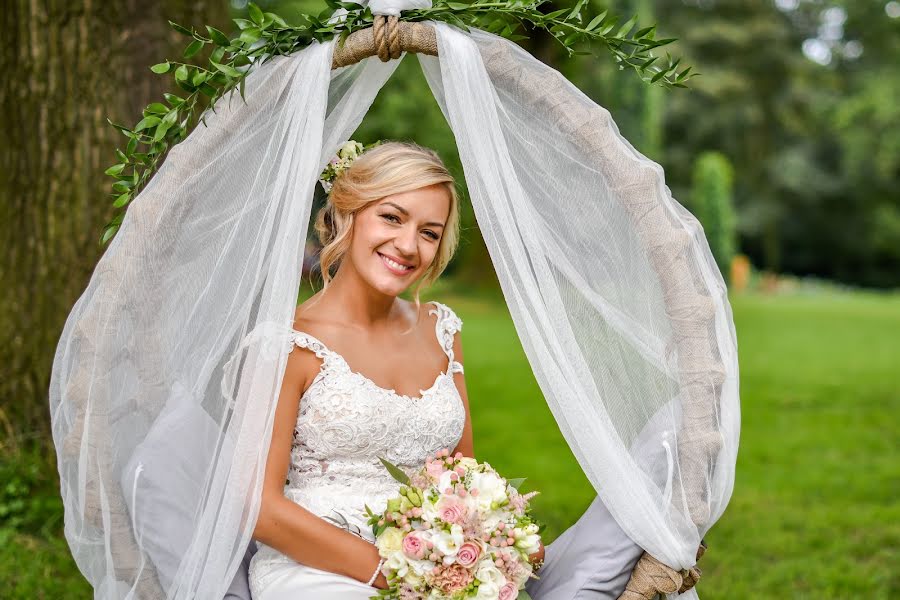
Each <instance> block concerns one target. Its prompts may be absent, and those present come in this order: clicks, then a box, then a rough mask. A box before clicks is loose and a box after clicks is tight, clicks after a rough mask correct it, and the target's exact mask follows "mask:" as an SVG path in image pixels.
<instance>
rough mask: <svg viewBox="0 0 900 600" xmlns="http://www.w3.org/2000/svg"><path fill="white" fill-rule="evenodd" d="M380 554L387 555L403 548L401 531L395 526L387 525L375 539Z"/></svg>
mask: <svg viewBox="0 0 900 600" xmlns="http://www.w3.org/2000/svg"><path fill="white" fill-rule="evenodd" d="M375 545H376V546H378V552H379V553H380V554H381V556H389V555H391V554H393V553H394V552H399V551H400V550H401V549H402V548H403V532H402V531H400V530H399V529H397V528H396V527H388V528H387V529H385V530H384V531H382V532H381V535H379V536H378V539H376V540H375Z"/></svg>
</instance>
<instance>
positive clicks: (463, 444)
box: [453, 334, 544, 563]
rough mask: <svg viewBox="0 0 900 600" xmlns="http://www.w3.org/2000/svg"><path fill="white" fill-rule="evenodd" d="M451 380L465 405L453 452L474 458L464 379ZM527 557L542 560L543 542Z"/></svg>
mask: <svg viewBox="0 0 900 600" xmlns="http://www.w3.org/2000/svg"><path fill="white" fill-rule="evenodd" d="M461 337H462V336H460V335H459V334H457V335H456V338H455V339H454V340H453V356H454V357H456V360H457V361H459V363H460V364H462V361H463V351H462V339H461ZM453 381H454V382H455V383H456V389H457V390H459V395H460V396H461V397H462V400H463V405H464V406H465V407H466V424H465V426H464V427H463V433H462V437H461V438H460V440H459V443H458V444H457V445H456V448H454V449H453V454H456V453H457V452H462V453H463V456H470V457H472V458H475V450H474V448H473V447H472V446H473V444H472V416H471V414H470V413H469V398H468V395H467V393H466V380H465V378H464V377H463V374H462V373H456V374H454V376H453ZM528 559H529V560H530V561H531V562H532V563H536V562H539V561H543V560H544V543H543V542H541V546H540V548H539V549H538V551H537V552H535V553H534V554H530V555H529V556H528Z"/></svg>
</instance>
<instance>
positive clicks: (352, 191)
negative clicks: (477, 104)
mask: <svg viewBox="0 0 900 600" xmlns="http://www.w3.org/2000/svg"><path fill="white" fill-rule="evenodd" d="M435 184H441V185H443V187H444V188H445V189H446V190H447V193H448V195H449V196H450V214H449V216H448V217H447V223H446V226H445V227H444V231H443V234H442V235H441V239H440V241H439V242H438V249H437V253H436V254H435V256H434V260H433V261H432V263H431V264H430V265H429V266H428V268H427V269H426V270H425V273H424V274H423V275H422V276H421V277H420V279H419V281H418V282H417V283H416V285H415V287H414V288H413V290H414V299H415V304H416V307H417V308H418V306H419V288H420V287H421V285H423V284H424V285H426V286H427V285H430V284H432V283H433V282H434V281H435V280H436V279H437V278H438V277H439V276H440V275H441V273H443V271H444V269H445V268H446V267H447V265H448V264H449V263H450V259H451V258H453V254H454V253H455V252H456V248H457V245H458V243H459V197H458V195H457V192H456V184H455V180H454V179H453V176H452V175H451V174H450V171H448V170H447V167H446V166H445V165H444V163H443V161H442V160H441V158H440V157H439V156H438V155H437V153H436V152H435V151H434V150H431V149H430V148H425V147H424V146H420V145H419V144H416V143H415V142H407V141H396V140H391V141H385V142H383V143H381V144H379V145H377V146H375V147H373V148H369V149H367V150H366V151H364V152H363V153H362V154H360V155H359V156H358V157H357V158H356V159H355V160H354V161H353V163H352V164H351V165H350V167H349V168H348V169H347V170H345V171H344V172H342V173H341V174H340V175H338V176H337V178H335V179H334V181H333V182H332V188H331V192H330V194H329V195H328V198H327V200H326V203H325V206H323V207H322V208H321V209H319V212H318V213H317V215H316V220H315V228H316V234H317V235H318V237H319V242H321V244H322V246H323V248H322V250H321V252H320V253H319V265H320V268H321V271H322V281H323V289H325V288H327V287H328V283H329V282H330V281H331V278H332V274H331V268H332V267H333V266H335V265H339V264H340V261H341V259H342V258H343V256H344V254H346V252H347V250H348V249H349V248H350V240H351V237H352V233H353V221H354V217H355V216H356V213H358V212H359V211H361V210H363V209H364V208H366V207H367V206H369V205H370V204H371V203H373V202H377V201H378V200H381V199H382V198H385V197H386V196H391V195H393V194H399V193H402V192H408V191H411V190H417V189H419V188H423V187H427V186H429V185H435Z"/></svg>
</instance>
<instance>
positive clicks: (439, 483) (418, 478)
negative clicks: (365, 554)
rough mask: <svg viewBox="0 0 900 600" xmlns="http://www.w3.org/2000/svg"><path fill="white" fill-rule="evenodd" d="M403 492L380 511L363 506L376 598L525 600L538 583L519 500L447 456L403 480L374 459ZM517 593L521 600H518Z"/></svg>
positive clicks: (502, 484) (532, 539) (533, 545)
mask: <svg viewBox="0 0 900 600" xmlns="http://www.w3.org/2000/svg"><path fill="white" fill-rule="evenodd" d="M381 461H382V462H383V463H384V465H385V467H386V468H387V469H388V471H389V472H390V473H391V475H393V477H394V478H395V479H397V480H398V481H399V482H400V483H401V484H402V485H401V487H400V493H399V495H398V496H397V497H394V498H391V499H390V500H388V502H387V507H386V509H385V511H384V512H383V513H381V514H378V513H374V512H373V511H372V510H371V509H370V508H369V507H368V506H366V514H367V515H368V517H369V518H368V523H369V524H370V525H372V531H373V533H374V534H375V544H376V546H378V551H379V554H380V555H381V557H382V558H384V559H385V563H384V567H383V570H382V572H383V573H384V574H385V577H387V580H388V584H389V587H388V589H385V590H380V592H379V595H378V596H372V598H375V599H381V600H385V599H391V600H414V599H415V600H419V599H421V600H426V599H427V600H445V599H446V600H461V599H463V598H474V599H478V600H511V599H516V598H520V597H522V598H527V597H528V595H527V594H526V593H525V592H524V585H525V582H526V581H527V580H528V578H529V577H535V578H536V577H537V576H536V575H534V574H533V569H532V566H531V564H530V563H529V561H528V555H529V554H533V553H535V552H537V551H538V549H539V547H540V535H539V529H540V528H539V526H538V524H537V523H536V522H535V521H534V520H533V519H532V517H531V515H530V511H529V506H528V502H529V500H530V499H531V498H532V497H533V496H534V495H536V494H537V492H529V493H527V494H520V493H519V491H518V489H517V488H518V486H519V485H521V483H522V481H523V480H521V479H520V480H510V481H507V480H506V479H504V478H503V477H501V476H500V475H499V474H497V472H496V471H495V470H494V469H493V468H492V467H491V466H490V465H489V464H488V463H486V462H483V463H479V462H478V461H476V460H475V459H474V458H469V457H464V456H462V454H460V453H459V452H457V453H456V455H455V456H450V452H449V451H448V450H446V449H444V450H440V451H438V452H437V453H436V454H435V455H434V456H431V457H429V458H428V459H427V460H426V462H425V466H424V467H423V468H422V469H420V470H419V471H418V472H417V473H415V474H414V475H412V476H411V477H410V476H407V474H406V473H404V472H403V471H402V470H401V469H399V468H398V467H396V466H394V465H392V464H391V463H389V462H388V461H386V460H384V459H381ZM520 591H521V596H520Z"/></svg>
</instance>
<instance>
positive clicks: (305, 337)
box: [291, 329, 331, 358]
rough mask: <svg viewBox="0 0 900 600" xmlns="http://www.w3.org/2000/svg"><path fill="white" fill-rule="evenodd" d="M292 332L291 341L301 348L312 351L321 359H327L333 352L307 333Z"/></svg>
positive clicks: (294, 330)
mask: <svg viewBox="0 0 900 600" xmlns="http://www.w3.org/2000/svg"><path fill="white" fill-rule="evenodd" d="M292 332H293V333H292V336H291V341H292V342H293V343H294V344H296V345H297V346H298V347H299V348H307V349H309V350H312V351H313V352H315V353H316V356H318V357H319V358H325V357H326V356H327V355H328V354H329V353H330V352H331V350H329V349H328V347H327V346H326V345H325V344H323V343H322V342H320V341H319V340H318V339H316V338H315V337H313V336H311V335H310V334H308V333H306V332H305V331H297V330H296V329H293V330H292Z"/></svg>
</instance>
